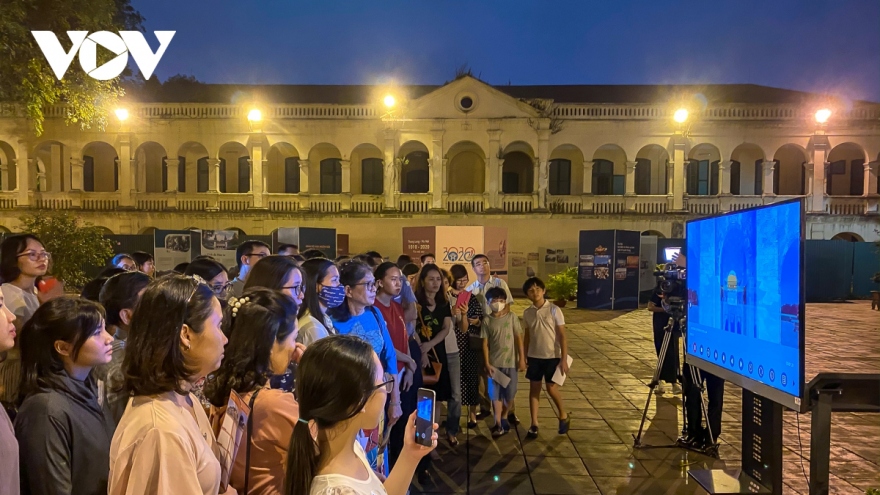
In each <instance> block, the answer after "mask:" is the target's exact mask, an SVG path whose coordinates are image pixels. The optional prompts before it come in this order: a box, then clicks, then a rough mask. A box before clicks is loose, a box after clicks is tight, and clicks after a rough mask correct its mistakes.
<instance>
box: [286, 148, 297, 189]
mask: <svg viewBox="0 0 880 495" xmlns="http://www.w3.org/2000/svg"><path fill="white" fill-rule="evenodd" d="M284 192H286V193H288V194H299V158H297V157H295V156H292V157H290V158H285V159H284Z"/></svg>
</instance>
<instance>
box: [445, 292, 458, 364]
mask: <svg viewBox="0 0 880 495" xmlns="http://www.w3.org/2000/svg"><path fill="white" fill-rule="evenodd" d="M446 299H447V300H448V301H449V305H450V306H449V307H450V308H451V309H453V310H454V309H455V298H454V297H449V294H447V295H446ZM457 329H458V322H457V321H456V320H455V315H453V316H452V330H450V331H449V333H447V334H446V338H445V339H443V344H444V346H445V347H446V355H447V356H448V355H450V354H458V351H459V349H458V339H457V337H456V336H455V331H456V330H457Z"/></svg>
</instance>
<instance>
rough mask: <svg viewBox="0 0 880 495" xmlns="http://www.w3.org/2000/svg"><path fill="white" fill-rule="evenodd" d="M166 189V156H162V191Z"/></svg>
mask: <svg viewBox="0 0 880 495" xmlns="http://www.w3.org/2000/svg"><path fill="white" fill-rule="evenodd" d="M167 190H168V157H167V156H163V157H162V192H165V191H167Z"/></svg>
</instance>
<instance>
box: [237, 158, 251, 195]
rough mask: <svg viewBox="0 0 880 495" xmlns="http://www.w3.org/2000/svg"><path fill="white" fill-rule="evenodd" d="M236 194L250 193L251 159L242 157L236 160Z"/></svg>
mask: <svg viewBox="0 0 880 495" xmlns="http://www.w3.org/2000/svg"><path fill="white" fill-rule="evenodd" d="M238 192H240V193H246V192H251V158H250V157H249V156H242V157H240V158H239V159H238Z"/></svg>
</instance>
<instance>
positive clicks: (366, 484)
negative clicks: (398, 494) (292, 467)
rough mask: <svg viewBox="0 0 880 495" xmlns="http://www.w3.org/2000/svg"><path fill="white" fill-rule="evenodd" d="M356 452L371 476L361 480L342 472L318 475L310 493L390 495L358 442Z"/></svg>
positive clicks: (328, 494)
mask: <svg viewBox="0 0 880 495" xmlns="http://www.w3.org/2000/svg"><path fill="white" fill-rule="evenodd" d="M354 453H355V455H357V456H358V458H360V460H361V462H363V463H364V467H365V468H366V469H367V473H369V478H367V479H365V480H359V479H356V478H352V477H350V476H343V475H341V474H322V475H318V476H315V479H313V480H312V489H311V490H309V495H388V492H387V491H385V485H383V484H382V482H381V481H379V477H378V476H376V473H374V472H373V468H371V467H370V463H369V462H367V454H366V453H365V452H364V448H363V447H362V446H361V444H360V443H358V442H355V443H354Z"/></svg>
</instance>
